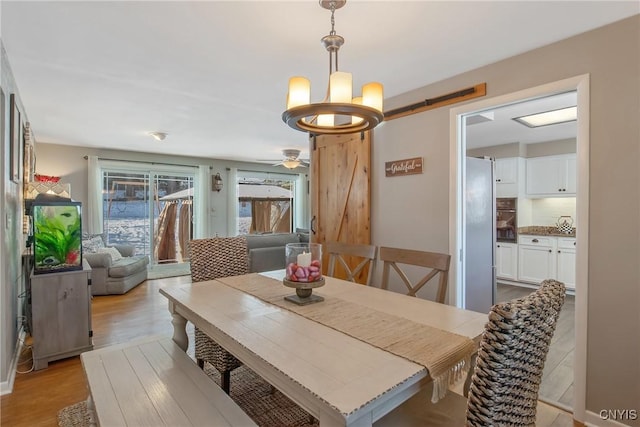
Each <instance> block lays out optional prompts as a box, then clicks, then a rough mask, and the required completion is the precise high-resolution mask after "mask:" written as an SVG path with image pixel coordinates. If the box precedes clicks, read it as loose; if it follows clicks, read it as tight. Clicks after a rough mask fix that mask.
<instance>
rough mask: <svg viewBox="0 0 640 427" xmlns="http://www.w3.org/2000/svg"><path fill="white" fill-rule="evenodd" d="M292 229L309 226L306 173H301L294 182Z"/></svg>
mask: <svg viewBox="0 0 640 427" xmlns="http://www.w3.org/2000/svg"><path fill="white" fill-rule="evenodd" d="M294 188H295V195H294V199H293V200H294V206H293V214H294V215H295V216H294V218H293V229H294V230H295V229H296V228H309V222H310V221H309V192H308V191H307V190H308V185H307V175H305V174H303V173H301V174H298V177H297V179H296V182H295V187H294Z"/></svg>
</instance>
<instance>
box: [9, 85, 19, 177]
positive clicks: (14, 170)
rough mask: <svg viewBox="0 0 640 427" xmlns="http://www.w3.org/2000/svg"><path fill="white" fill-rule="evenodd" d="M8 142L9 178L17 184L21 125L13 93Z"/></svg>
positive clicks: (10, 103)
mask: <svg viewBox="0 0 640 427" xmlns="http://www.w3.org/2000/svg"><path fill="white" fill-rule="evenodd" d="M9 105H10V107H9V108H10V111H9V112H10V123H9V125H10V140H9V144H10V147H9V152H10V157H11V159H10V162H11V164H10V166H11V167H10V168H9V175H10V176H9V177H10V178H11V181H13V182H15V183H19V182H20V179H21V177H22V140H21V138H20V134H21V131H22V125H21V122H20V110H19V109H18V104H17V102H16V95H15V94H14V93H12V94H11V96H10V102H9Z"/></svg>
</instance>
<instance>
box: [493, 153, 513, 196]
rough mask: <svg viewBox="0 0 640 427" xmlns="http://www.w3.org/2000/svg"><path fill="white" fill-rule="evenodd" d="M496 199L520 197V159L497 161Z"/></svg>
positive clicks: (511, 158)
mask: <svg viewBox="0 0 640 427" xmlns="http://www.w3.org/2000/svg"><path fill="white" fill-rule="evenodd" d="M495 181H496V197H518V158H517V157H509V158H504V159H496V160H495Z"/></svg>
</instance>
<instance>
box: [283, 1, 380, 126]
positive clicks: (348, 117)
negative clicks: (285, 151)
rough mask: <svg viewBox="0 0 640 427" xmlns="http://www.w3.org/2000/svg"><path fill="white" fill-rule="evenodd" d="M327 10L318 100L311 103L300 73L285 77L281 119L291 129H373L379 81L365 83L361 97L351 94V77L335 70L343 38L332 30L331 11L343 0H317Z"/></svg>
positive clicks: (376, 121)
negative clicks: (325, 68) (324, 75)
mask: <svg viewBox="0 0 640 427" xmlns="http://www.w3.org/2000/svg"><path fill="white" fill-rule="evenodd" d="M319 3H320V6H322V7H323V8H325V9H329V10H331V32H330V33H329V34H328V35H326V36H324V37H323V38H322V44H323V45H324V47H325V48H326V49H327V51H328V52H329V84H328V87H327V94H326V97H325V99H324V100H323V101H322V102H317V103H312V102H311V101H310V100H311V82H310V81H309V79H307V78H305V77H301V76H296V77H291V78H290V79H289V92H288V93H287V110H286V111H285V112H284V113H282V120H283V121H284V122H285V123H286V124H287V125H289V126H290V127H291V128H293V129H296V130H299V131H303V132H309V133H312V134H346V133H354V132H362V131H366V130H370V129H373V128H374V127H376V126H377V125H379V124H380V123H381V122H382V121H383V120H384V114H383V112H382V108H383V99H384V93H383V92H384V90H383V86H382V84H380V83H377V82H373V83H367V84H365V85H364V86H363V87H362V96H357V97H353V76H352V75H351V73H347V72H343V71H339V70H338V50H339V49H340V46H342V45H343V44H344V38H343V37H341V36H339V35H337V34H336V32H335V29H334V25H335V21H334V13H335V10H336V9H339V8H341V7H342V6H344V5H345V3H346V0H341V1H337V0H320V1H319Z"/></svg>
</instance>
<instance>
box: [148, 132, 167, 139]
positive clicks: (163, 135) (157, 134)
mask: <svg viewBox="0 0 640 427" xmlns="http://www.w3.org/2000/svg"><path fill="white" fill-rule="evenodd" d="M149 135H151V136H152V137H153V139H155V140H156V141H164V139H165V138H166V137H167V133H166V132H149Z"/></svg>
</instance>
